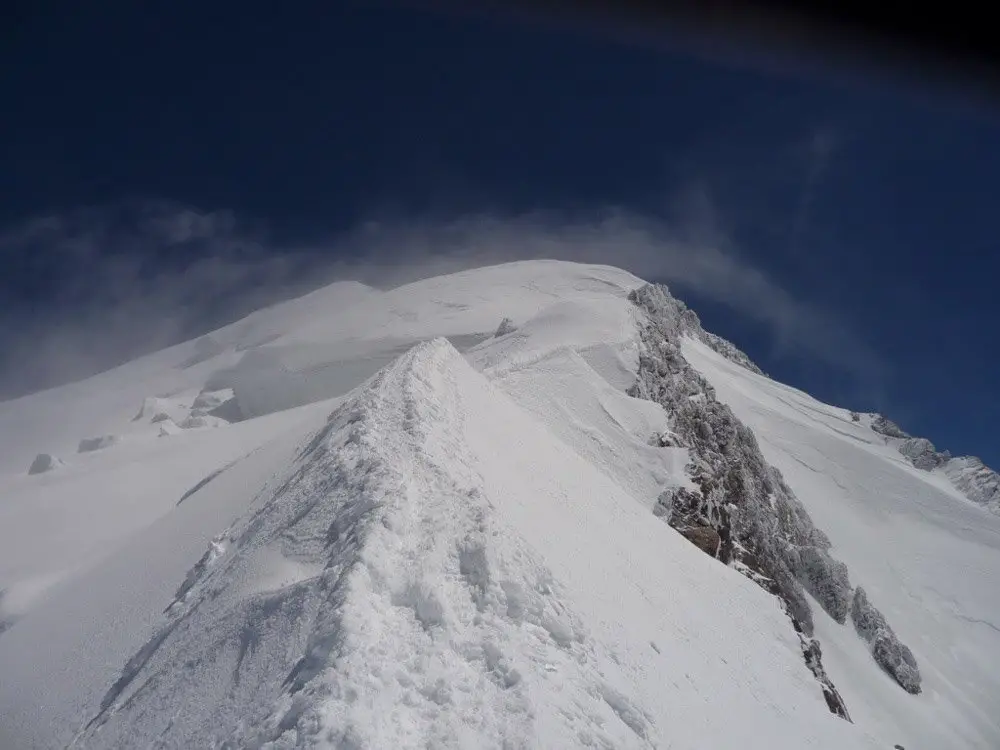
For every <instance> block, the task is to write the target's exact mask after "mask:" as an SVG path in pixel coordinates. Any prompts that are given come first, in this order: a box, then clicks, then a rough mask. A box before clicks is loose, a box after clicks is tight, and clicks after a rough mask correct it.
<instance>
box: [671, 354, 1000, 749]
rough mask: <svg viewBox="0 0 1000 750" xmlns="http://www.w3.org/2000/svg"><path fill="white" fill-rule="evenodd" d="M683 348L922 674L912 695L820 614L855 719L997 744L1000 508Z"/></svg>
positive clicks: (827, 659) (928, 744) (935, 738)
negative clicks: (966, 495) (875, 604)
mask: <svg viewBox="0 0 1000 750" xmlns="http://www.w3.org/2000/svg"><path fill="white" fill-rule="evenodd" d="M684 354H685V356H686V357H687V359H688V361H689V362H690V363H691V364H692V365H693V366H694V367H695V368H696V369H698V370H699V371H700V372H701V373H702V374H703V375H704V376H705V377H706V378H707V379H708V381H709V382H710V383H711V384H712V385H713V386H714V387H715V389H716V391H717V395H718V397H719V399H720V400H722V401H724V402H726V403H728V404H729V405H730V407H731V408H732V409H733V410H734V411H735V412H736V415H737V416H738V417H739V418H740V419H741V420H743V422H744V423H746V424H747V425H749V426H750V427H751V428H752V429H753V431H754V433H755V434H756V436H757V439H758V441H759V443H760V446H761V449H762V450H763V453H764V455H765V457H766V458H767V460H768V461H769V462H770V463H771V464H773V465H774V466H776V467H777V468H778V469H780V470H781V472H782V474H783V475H784V477H785V480H786V481H787V482H788V484H789V485H790V486H791V488H792V489H793V490H794V491H795V493H796V495H797V496H798V498H799V499H800V500H801V501H802V503H803V505H805V507H806V509H807V510H808V511H809V513H810V515H811V516H812V517H813V519H814V520H815V521H816V523H817V525H818V526H819V527H820V528H822V529H823V530H824V531H825V532H826V533H827V534H828V535H829V537H830V539H831V541H832V542H833V549H832V552H833V553H834V554H836V555H837V556H838V557H839V558H840V559H842V560H843V561H844V562H846V563H847V564H848V566H849V567H850V569H851V571H852V573H853V574H855V575H856V576H857V578H858V579H859V580H860V581H863V582H864V585H865V588H866V590H867V591H868V592H869V594H871V595H872V597H873V598H874V599H875V600H877V601H878V602H879V603H880V604H879V606H880V608H881V609H882V611H883V612H884V613H885V615H886V617H887V618H888V619H889V621H890V622H891V623H893V627H894V628H895V629H896V630H897V631H898V632H899V635H900V637H901V638H902V640H904V641H905V642H906V643H908V644H909V645H910V647H911V648H912V649H913V651H914V653H915V654H916V657H917V660H918V662H919V664H920V670H921V673H922V675H923V676H924V683H923V692H922V693H921V694H920V695H919V696H909V695H905V694H903V693H901V691H900V690H899V689H898V687H897V686H895V685H894V684H893V683H892V681H891V679H890V678H889V677H888V676H887V675H885V674H884V673H883V672H882V671H881V670H879V668H878V667H877V666H876V665H875V664H874V662H873V661H872V660H871V659H870V657H869V655H868V653H867V650H866V647H865V645H864V644H863V642H862V641H861V640H860V639H858V638H857V637H856V636H855V634H854V633H853V632H852V631H853V626H852V625H851V623H850V621H848V623H847V624H846V625H838V624H837V623H835V622H834V621H833V620H832V619H830V618H829V617H827V616H825V615H823V614H822V610H821V609H819V608H818V607H817V608H814V609H815V611H816V612H817V617H816V631H817V635H818V636H819V638H820V641H821V642H822V643H823V647H824V663H825V664H826V667H827V671H828V672H829V673H830V676H831V677H832V678H833V681H834V683H835V684H836V685H837V687H838V688H839V690H840V692H841V694H842V695H843V697H844V700H845V701H846V703H847V705H848V707H849V708H850V710H851V716H852V718H853V719H854V720H855V721H856V722H857V723H859V724H861V725H862V726H865V727H866V728H869V729H871V731H873V732H874V733H876V734H877V735H878V736H879V737H880V738H881V739H882V741H883V742H884V743H886V744H887V746H890V747H891V746H892V744H894V743H899V744H901V745H903V746H904V747H905V748H907V750H911V749H912V748H946V747H947V748H950V747H968V748H982V749H983V750H987V749H991V748H996V747H1000V711H998V708H997V707H998V706H1000V587H998V586H997V574H998V571H1000V519H998V518H997V516H995V515H993V514H991V513H989V512H988V511H987V510H986V509H984V508H981V507H978V506H976V505H975V504H973V503H972V502H970V501H969V500H967V499H965V498H964V497H962V496H961V494H960V493H959V492H958V491H957V490H956V489H954V488H953V487H952V486H951V484H950V482H949V481H948V480H947V478H946V477H943V476H941V475H940V474H932V473H929V472H925V471H921V470H920V469H917V468H915V467H914V466H913V465H912V464H910V463H909V461H907V460H906V458H905V457H903V456H902V455H901V454H900V453H899V451H898V450H897V449H896V448H895V447H894V446H892V445H886V444H885V441H884V440H883V438H882V436H881V435H879V434H877V433H875V432H874V431H872V430H871V428H870V427H869V426H867V425H866V424H864V423H863V422H861V423H856V422H854V421H852V419H851V415H850V412H849V411H848V410H846V409H839V408H836V407H832V406H828V405H826V404H823V403H820V402H818V401H816V400H815V399H813V398H811V397H810V396H808V395H807V394H805V393H802V392H801V391H798V390H795V389H793V388H790V387H788V386H784V385H782V384H780V383H777V382H775V381H773V380H769V379H767V378H765V377H762V376H759V375H756V374H754V373H752V372H750V371H748V370H746V369H745V368H742V367H740V366H738V365H736V364H734V363H732V362H730V361H728V360H726V359H724V358H723V357H721V356H719V355H718V354H716V353H715V352H713V351H712V350H711V349H709V348H708V347H707V346H705V345H704V344H702V343H700V342H698V341H695V340H693V339H687V340H685V343H684Z"/></svg>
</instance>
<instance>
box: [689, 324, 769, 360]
mask: <svg viewBox="0 0 1000 750" xmlns="http://www.w3.org/2000/svg"><path fill="white" fill-rule="evenodd" d="M688 312H690V313H691V315H692V316H694V318H695V320H697V316H696V315H695V314H694V312H693V311H691V310H689V311H688ZM691 332H692V333H693V335H695V336H697V337H698V338H699V339H700V340H701V341H702V343H704V344H706V345H707V346H708V347H709V348H711V349H712V350H713V351H715V352H716V353H717V354H721V355H722V356H723V357H725V358H726V359H728V360H729V361H730V362H735V363H736V364H738V365H740V366H741V367H745V368H746V369H748V370H750V372H755V373H757V374H758V375H763V376H764V377H767V373H765V372H764V371H763V370H761V369H760V368H759V367H757V365H755V364H754V363H753V361H752V360H751V359H750V357H748V356H747V355H746V354H744V353H743V352H742V351H741V350H740V349H738V348H736V347H735V346H734V345H733V344H732V343H730V342H729V341H726V340H725V339H724V338H722V337H721V336H716V335H715V334H714V333H709V332H708V331H706V330H704V329H703V328H702V327H701V322H700V321H699V322H698V327H697V328H696V329H692V331H691Z"/></svg>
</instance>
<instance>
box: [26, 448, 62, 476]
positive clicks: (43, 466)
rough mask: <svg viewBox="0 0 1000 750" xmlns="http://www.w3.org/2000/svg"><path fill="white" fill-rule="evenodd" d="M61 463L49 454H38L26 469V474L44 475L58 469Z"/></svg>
mask: <svg viewBox="0 0 1000 750" xmlns="http://www.w3.org/2000/svg"><path fill="white" fill-rule="evenodd" d="M62 465H63V462H62V461H60V460H59V459H58V458H56V457H55V456H53V455H52V454H50V453H39V454H38V455H37V456H35V460H34V461H32V462H31V466H29V467H28V474H44V473H45V472H47V471H52V470H53V469H58V468H59V467H60V466H62Z"/></svg>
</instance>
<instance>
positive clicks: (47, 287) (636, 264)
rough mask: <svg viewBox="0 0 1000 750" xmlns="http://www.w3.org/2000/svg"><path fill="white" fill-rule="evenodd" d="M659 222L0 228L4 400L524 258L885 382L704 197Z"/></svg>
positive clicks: (834, 320)
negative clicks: (252, 316)
mask: <svg viewBox="0 0 1000 750" xmlns="http://www.w3.org/2000/svg"><path fill="white" fill-rule="evenodd" d="M687 198H688V199H687V201H686V203H687V205H686V206H685V210H684V212H683V218H682V219H681V220H679V221H677V222H670V223H668V222H665V221H662V220H659V219H654V218H650V217H647V216H643V215H640V214H636V213H633V212H628V211H623V210H617V209H608V210H606V211H604V212H602V213H601V214H600V215H593V214H591V215H589V216H585V217H581V216H569V215H565V214H557V213H549V212H534V213H528V214H521V215H515V216H509V215H508V216H504V215H498V214H475V215H466V216H461V217H458V218H448V219H426V218H425V219H409V220H401V219H391V220H385V221H369V222H366V223H363V224H361V225H360V226H358V227H357V228H355V229H354V230H351V231H348V232H345V233H341V234H338V235H336V236H333V237H330V238H326V239H323V240H319V241H314V242H310V243H308V244H303V245H296V246H281V245H279V244H277V243H275V242H272V241H270V240H269V238H268V234H267V231H266V229H265V228H264V227H263V226H262V225H260V224H254V223H253V222H248V221H245V220H241V219H238V218H237V217H235V216H234V215H233V214H232V213H231V212H228V211H200V210H196V209H193V208H190V207H185V206H180V205H176V204H170V203H143V204H122V205H119V206H113V207H94V208H86V209H80V210H77V211H73V212H69V213H66V214H62V215H49V216H42V217H36V218H33V219H30V220H28V221H25V222H22V223H21V224H19V225H17V226H13V227H9V228H7V229H6V230H3V231H0V257H3V258H4V259H5V263H6V265H7V268H8V269H10V272H9V273H8V274H7V280H6V281H5V286H8V287H10V288H9V289H5V290H4V295H3V296H4V298H5V299H6V300H8V303H7V305H5V306H4V308H3V309H0V316H2V318H3V319H4V325H3V326H2V328H0V352H2V354H0V397H11V396H16V395H19V394H21V393H27V392H30V391H33V390H37V389H38V388H43V387H50V386H54V385H57V384H60V383H64V382H69V381H72V380H74V379H77V378H80V377H85V376H87V375H90V374H93V373H95V372H99V371H101V370H103V369H107V368H108V367H112V366H114V365H116V364H119V363H121V362H123V361H126V360H127V359H130V358H132V357H134V356H138V355H140V354H143V353H147V352H150V351H155V350H156V349H159V348H162V347H164V346H168V345H170V344H173V343H177V342H179V341H182V340H184V339H187V338H191V337H193V336H197V335H199V334H201V333H204V332H207V331H209V330H212V329H213V328H215V327H218V326H219V325H222V324H224V323H226V322H229V321H231V320H234V319H237V318H239V317H241V316H242V315H245V314H247V313H249V312H251V311H253V310H254V309H257V308H259V307H262V306H265V305H267V304H272V303H274V302H278V301H280V300H282V299H287V298H289V297H292V296H295V295H297V294H301V293H304V292H306V291H309V290H311V289H312V288H315V287H317V286H319V285H321V284H323V283H330V282H333V281H337V280H357V281H361V282H363V283H366V284H369V285H371V286H375V287H379V288H390V287H393V286H397V285H399V284H403V283H407V282H409V281H415V280H417V279H420V278H427V277H430V276H437V275H441V274H446V273H451V272H455V271H460V270H463V269H467V268H474V267H477V266H482V265H491V264H496V263H503V262H508V261H515V260H528V259H536V258H552V259H557V260H572V261H579V262H585V263H598V264H608V265H614V266H619V267H621V268H625V269H627V270H629V271H631V272H632V273H634V274H635V275H637V276H639V277H641V278H643V279H646V280H651V281H660V282H665V283H667V284H671V285H674V286H676V287H677V289H678V290H679V291H680V293H681V294H683V293H684V292H685V291H687V292H693V293H696V294H698V295H700V296H702V297H704V298H706V299H708V300H711V301H713V302H716V303H719V304H722V305H725V306H727V307H729V308H731V309H732V310H733V311H734V312H735V313H737V314H739V315H742V316H747V317H749V318H750V319H752V320H754V321H756V322H757V323H759V324H760V325H763V326H765V327H766V329H767V330H768V332H769V333H770V334H771V336H772V337H773V341H774V342H775V343H776V344H777V346H778V348H779V349H780V350H782V351H788V352H795V353H798V354H802V355H807V356H810V357H814V358H816V359H818V360H820V361H822V362H823V363H825V364H828V365H832V366H835V367H837V368H839V369H842V370H846V371H847V372H849V373H851V374H853V375H855V376H857V377H858V378H860V379H865V380H873V379H879V378H880V377H882V375H883V374H884V372H885V369H886V365H885V363H884V362H883V360H882V359H881V358H880V357H879V355H878V354H877V352H875V351H874V350H873V349H872V348H871V347H870V346H869V345H868V344H867V343H866V342H865V341H864V340H863V338H861V337H860V336H859V335H857V333H855V332H854V331H852V330H851V329H850V328H848V327H847V326H846V325H844V323H843V322H842V321H841V320H840V319H839V318H838V317H837V315H836V314H835V312H833V311H829V310H822V309H819V308H817V307H815V306H814V305H812V304H810V302H809V301H808V300H805V299H803V298H801V297H797V296H795V295H794V294H792V293H791V292H790V291H789V290H787V289H785V288H783V287H782V286H781V285H780V284H779V283H778V282H777V281H776V280H775V279H774V278H773V277H772V276H770V275H769V274H767V273H766V272H765V271H764V270H763V269H761V268H759V267H757V266H756V265H755V264H753V263H752V262H751V261H750V260H749V259H748V258H747V257H746V256H745V255H744V254H742V253H741V252H740V251H739V248H738V247H737V246H736V245H735V244H734V243H733V242H732V241H731V240H730V239H729V238H728V237H727V235H726V233H725V231H724V229H723V228H722V227H721V223H720V221H719V220H718V217H717V216H716V215H715V212H714V211H713V208H712V205H711V201H710V199H709V198H708V197H707V194H706V193H705V192H703V191H697V190H695V191H692V193H691V194H690V195H689V196H687Z"/></svg>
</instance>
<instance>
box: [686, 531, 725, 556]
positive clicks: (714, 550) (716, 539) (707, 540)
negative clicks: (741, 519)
mask: <svg viewBox="0 0 1000 750" xmlns="http://www.w3.org/2000/svg"><path fill="white" fill-rule="evenodd" d="M679 531H680V532H681V535H682V536H683V537H684V538H685V539H687V540H688V541H689V542H691V543H692V544H693V545H694V546H695V547H697V548H698V549H700V550H701V551H702V552H704V553H705V554H707V555H709V556H711V557H718V556H719V547H720V545H721V544H722V537H720V536H719V532H718V531H716V530H715V529H713V528H712V527H711V526H691V527H689V528H686V529H679Z"/></svg>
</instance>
